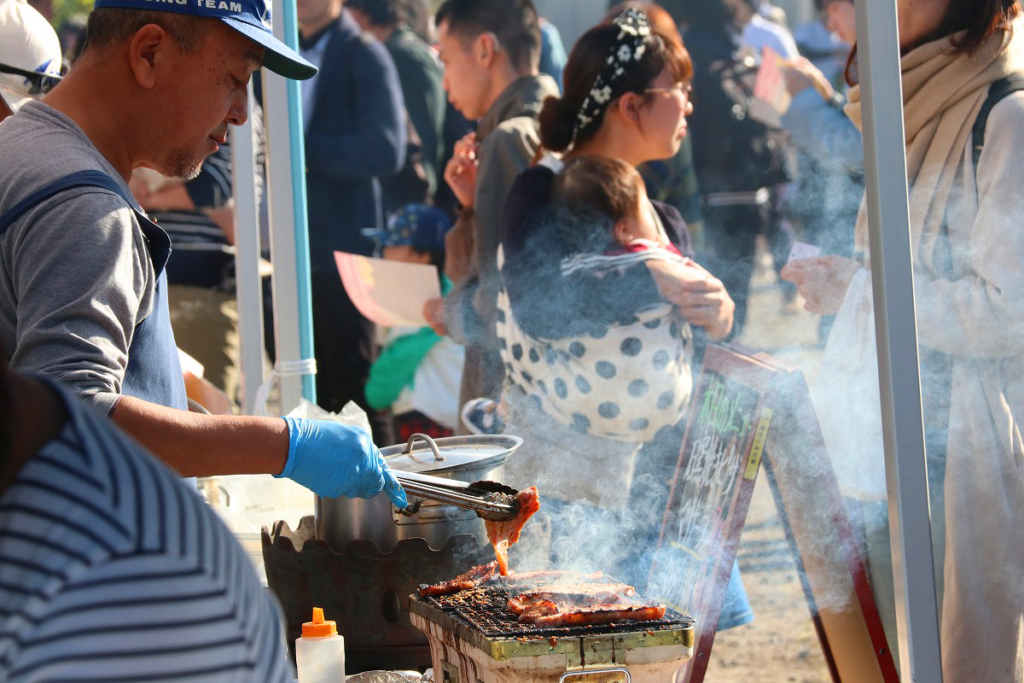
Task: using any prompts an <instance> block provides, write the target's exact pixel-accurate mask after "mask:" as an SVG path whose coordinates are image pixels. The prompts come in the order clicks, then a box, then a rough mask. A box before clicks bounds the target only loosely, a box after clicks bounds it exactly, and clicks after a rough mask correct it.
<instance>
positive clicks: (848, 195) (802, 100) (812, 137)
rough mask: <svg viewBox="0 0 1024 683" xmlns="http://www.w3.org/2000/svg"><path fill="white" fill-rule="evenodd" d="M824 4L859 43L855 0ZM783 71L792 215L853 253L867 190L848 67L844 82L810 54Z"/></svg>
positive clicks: (808, 238)
mask: <svg viewBox="0 0 1024 683" xmlns="http://www.w3.org/2000/svg"><path fill="white" fill-rule="evenodd" d="M822 4H823V12H822V16H823V17H824V19H825V21H826V24H827V27H828V28H827V29H826V30H828V31H831V32H832V35H835V36H837V38H838V39H839V40H840V41H842V42H841V44H843V45H847V44H849V45H853V44H854V43H856V42H857V21H856V16H855V14H854V9H853V0H824V2H823V3H822ZM828 63H829V64H830V65H833V64H834V63H833V62H831V61H828ZM843 63H844V64H845V58H844V60H843ZM784 72H785V75H786V87H787V88H788V90H789V93H790V95H791V96H792V101H791V103H790V105H789V109H788V110H786V112H785V113H784V114H783V115H782V125H783V126H784V127H785V128H786V130H788V131H789V133H790V137H791V139H792V140H793V142H794V144H795V146H796V151H797V169H798V172H797V179H796V182H795V183H794V187H793V188H792V191H791V192H789V193H788V195H787V199H786V212H787V215H788V216H790V217H792V218H793V220H794V222H795V223H796V224H797V226H798V227H799V229H800V239H801V240H803V241H804V242H808V243H810V244H813V245H816V246H819V247H821V249H822V251H823V252H824V253H826V254H834V255H837V256H844V257H850V256H852V255H853V243H854V231H853V226H854V224H855V223H856V220H857V211H858V209H859V208H860V200H861V196H862V195H863V193H864V149H863V146H862V141H861V134H860V131H859V130H857V127H856V126H855V125H854V124H853V122H852V121H851V120H850V119H849V117H847V116H846V113H845V112H844V111H843V107H845V106H846V91H847V89H848V86H847V85H846V83H845V81H844V80H843V69H842V68H840V69H839V70H838V74H839V76H838V79H839V84H836V83H835V79H836V77H835V76H833V77H829V76H828V75H826V74H825V73H822V71H820V70H819V69H818V68H817V67H816V66H815V65H814V63H813V62H811V61H810V60H809V59H808V58H806V57H798V58H796V59H793V60H790V62H789V63H788V65H787V66H786V68H785V71H784ZM833 320H834V316H832V315H824V316H822V318H821V324H820V326H819V342H820V343H824V342H825V341H826V339H827V338H828V332H829V330H830V329H831V326H832V322H833Z"/></svg>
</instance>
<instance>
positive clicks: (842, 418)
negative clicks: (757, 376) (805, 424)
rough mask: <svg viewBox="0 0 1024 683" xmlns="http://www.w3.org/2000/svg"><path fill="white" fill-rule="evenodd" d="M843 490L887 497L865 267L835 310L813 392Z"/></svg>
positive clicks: (867, 498) (855, 495) (860, 496)
mask: <svg viewBox="0 0 1024 683" xmlns="http://www.w3.org/2000/svg"><path fill="white" fill-rule="evenodd" d="M811 399H812V401H813V402H814V410H815V412H816V413H817V415H818V423H819V424H820V425H821V433H822V436H823V437H824V438H825V447H826V449H827V450H828V454H829V458H830V459H831V460H832V467H833V469H834V470H835V475H836V479H837V480H838V483H839V489H840V491H841V492H842V493H843V495H845V496H848V497H850V498H856V499H858V500H863V501H872V500H885V499H886V491H885V451H884V446H883V444H882V406H881V399H880V398H879V392H878V355H877V349H876V347H875V317H874V310H873V305H872V300H871V274H870V273H869V272H868V271H867V270H860V271H858V272H857V274H856V275H855V276H854V277H853V280H852V281H851V282H850V288H849V289H848V290H847V292H846V298H845V299H843V304H842V306H841V307H840V309H839V312H838V313H837V314H836V320H835V324H834V325H833V326H832V333H831V334H830V335H829V338H828V344H827V345H826V347H825V355H824V357H823V358H822V361H821V366H820V367H819V369H818V374H817V377H816V379H815V382H814V389H813V390H812V392H811Z"/></svg>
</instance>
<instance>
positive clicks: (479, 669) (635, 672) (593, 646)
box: [409, 597, 694, 683]
mask: <svg viewBox="0 0 1024 683" xmlns="http://www.w3.org/2000/svg"><path fill="white" fill-rule="evenodd" d="M409 612H410V615H409V616H410V620H411V621H412V624H413V626H415V627H416V628H418V629H420V630H421V631H423V632H424V633H425V634H426V635H427V641H428V642H429V645H430V655H431V659H432V661H433V666H434V671H435V677H436V678H435V680H436V681H437V683H559V682H560V681H563V680H567V681H572V683H576V682H577V681H578V682H579V683H622V682H623V681H629V680H631V681H632V682H633V683H667V682H669V681H672V680H673V677H674V675H675V672H676V670H677V669H678V668H679V667H680V666H682V665H683V664H684V663H685V662H686V661H687V660H688V659H689V658H690V657H692V656H693V640H694V639H693V625H692V623H689V622H687V623H685V624H680V625H677V626H676V627H674V628H666V629H663V630H653V629H652V630H643V629H642V628H641V629H639V630H629V631H627V630H623V631H622V632H616V633H604V634H599V635H582V636H581V635H572V636H561V637H558V636H555V637H551V638H545V637H519V638H495V637H488V636H486V635H484V634H483V633H482V632H481V631H479V630H478V629H476V628H473V627H472V626H470V625H468V624H467V623H465V622H464V621H463V620H462V619H461V618H460V617H459V616H457V615H456V614H455V613H454V612H452V611H450V610H442V609H439V608H438V607H436V606H434V605H432V604H430V603H428V602H426V601H423V600H419V599H417V598H415V597H412V598H410V600H409ZM634 628H635V627H634ZM614 669H619V671H615V670H614ZM621 669H626V670H627V671H628V673H623V672H621ZM566 673H572V674H576V675H574V676H570V677H567V678H566V677H565V674H566Z"/></svg>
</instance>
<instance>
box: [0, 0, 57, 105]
mask: <svg viewBox="0 0 1024 683" xmlns="http://www.w3.org/2000/svg"><path fill="white" fill-rule="evenodd" d="M62 73H64V67H63V61H62V59H61V50H60V42H59V41H58V40H57V36H56V35H55V34H54V32H53V29H52V28H50V25H49V24H48V23H47V22H46V18H45V17H43V16H42V15H41V14H40V13H39V12H37V11H36V10H35V9H33V8H32V7H31V6H29V5H28V3H26V2H24V1H23V0H0V99H2V100H3V102H2V103H0V110H2V111H0V120H3V119H4V118H6V116H5V115H4V114H8V115H9V113H10V112H13V111H17V109H18V108H19V107H21V105H23V104H25V103H26V102H29V101H31V100H33V99H38V98H39V97H42V96H43V95H45V94H46V93H47V92H49V90H50V88H52V87H53V86H55V85H56V84H57V83H59V82H60V76H61V74H62Z"/></svg>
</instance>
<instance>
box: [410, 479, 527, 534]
mask: <svg viewBox="0 0 1024 683" xmlns="http://www.w3.org/2000/svg"><path fill="white" fill-rule="evenodd" d="M394 474H395V478H396V479H398V483H399V484H401V485H402V488H404V489H405V490H406V492H407V493H411V494H413V495H414V496H419V497H420V498H427V499H429V500H435V501H437V502H439V503H445V504H447V505H454V506H456V507H460V508H464V509H466V510H472V511H474V512H476V514H477V515H478V516H479V517H481V518H482V519H487V520H491V521H494V522H505V521H508V520H510V519H512V518H514V517H515V516H516V514H517V513H518V512H519V500H518V498H517V497H516V496H517V494H518V493H519V491H517V490H516V489H514V488H512V487H510V486H505V485H504V484H499V483H498V482H496V481H475V482H473V483H471V484H470V483H466V482H464V481H457V480H454V479H442V478H441V477H432V476H430V475H429V474H419V473H416V472H397V471H396V472H395V473H394Z"/></svg>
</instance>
